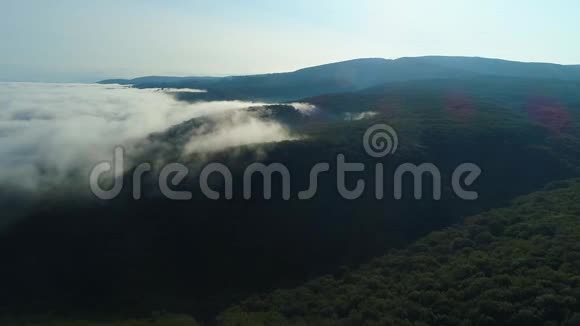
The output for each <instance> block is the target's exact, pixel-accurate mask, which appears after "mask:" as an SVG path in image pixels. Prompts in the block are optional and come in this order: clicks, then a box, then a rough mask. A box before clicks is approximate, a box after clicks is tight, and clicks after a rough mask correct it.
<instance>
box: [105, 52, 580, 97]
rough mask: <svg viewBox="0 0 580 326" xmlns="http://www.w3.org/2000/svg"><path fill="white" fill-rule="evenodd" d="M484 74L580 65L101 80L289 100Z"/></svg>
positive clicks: (361, 62)
mask: <svg viewBox="0 0 580 326" xmlns="http://www.w3.org/2000/svg"><path fill="white" fill-rule="evenodd" d="M483 76H495V77H517V78H542V79H557V80H568V81H580V66H569V65H568V66H567V65H558V64H549V63H525V62H514V61H506V60H499V59H487V58H471V57H436V56H430V57H415V58H400V59H396V60H387V59H380V58H368V59H355V60H350V61H344V62H338V63H331V64H325V65H321V66H315V67H310V68H305V69H300V70H297V71H294V72H288V73H275V74H264V75H249V76H230V77H221V78H218V77H213V78H212V77H181V78H180V77H163V76H150V77H140V78H136V79H111V80H105V81H101V83H104V84H111V83H115V84H125V85H134V86H135V87H139V88H159V87H168V88H196V89H204V90H207V91H208V92H207V93H201V94H193V95H192V94H190V95H189V96H190V97H191V98H192V99H202V100H203V99H250V100H268V101H289V100H296V99H299V98H304V97H311V96H315V95H320V94H325V93H337V92H350V91H357V90H362V89H365V88H370V87H374V86H378V85H382V84H385V83H391V82H401V81H417V80H426V79H471V78H477V77H483Z"/></svg>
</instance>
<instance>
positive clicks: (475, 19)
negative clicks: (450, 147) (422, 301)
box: [0, 0, 580, 82]
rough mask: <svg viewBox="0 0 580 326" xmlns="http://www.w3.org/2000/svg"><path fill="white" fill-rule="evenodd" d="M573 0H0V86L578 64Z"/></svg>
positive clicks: (578, 6) (579, 25) (578, 25)
mask: <svg viewBox="0 0 580 326" xmlns="http://www.w3.org/2000/svg"><path fill="white" fill-rule="evenodd" d="M579 12H580V1H576V0H554V1H545V0H512V1H505V0H486V1H481V0H439V1H427V0H366V1H365V0H358V1H347V0H344V1H342V0H319V1H312V0H293V1H266V0H246V1H236V0H230V1H228V0H212V1H198V0H163V1H162V0H122V1H119V0H99V1H78V0H51V1H46V0H0V81H48V82H51V81H58V82H91V81H96V80H99V79H104V78H132V77H138V76H144V75H175V76H192V75H213V76H223V75H240V74H253V73H267V72H283V71H293V70H296V69H299V68H303V67H307V66H313V65H318V64H323V63H329V62H337V61H342V60H348V59H354V58H366V57H381V58H398V57H405V56H422V55H461V56H482V57H493V58H503V59H509V60H517V61H539V62H554V63H562V64H580V42H578V35H580V21H579V20H578V13H579Z"/></svg>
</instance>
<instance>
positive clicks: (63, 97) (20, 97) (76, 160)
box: [0, 83, 288, 190]
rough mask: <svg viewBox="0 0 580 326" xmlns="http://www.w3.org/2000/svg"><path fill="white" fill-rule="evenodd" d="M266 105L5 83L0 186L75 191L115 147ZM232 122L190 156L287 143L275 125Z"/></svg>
mask: <svg viewBox="0 0 580 326" xmlns="http://www.w3.org/2000/svg"><path fill="white" fill-rule="evenodd" d="M262 104H263V103H250V102H242V101H217V102H201V103H186V102H180V101H177V100H175V99H174V98H173V97H172V96H170V95H168V94H165V92H158V91H152V90H139V89H134V88H127V87H121V86H114V85H95V84H41V83H0V153H1V154H0V186H4V187H6V186H14V187H18V189H19V190H22V189H25V190H50V189H52V188H53V187H57V186H60V185H67V186H70V184H71V183H73V182H74V180H73V178H75V177H79V176H80V177H84V176H88V171H89V169H90V168H91V167H92V166H93V165H94V164H96V163H98V162H100V161H103V160H110V159H111V157H112V155H113V148H114V147H115V146H117V145H123V146H125V147H130V146H131V144H133V143H136V142H138V141H140V140H142V139H144V138H145V137H146V136H147V135H149V134H151V133H154V132H161V131H164V130H166V129H167V128H169V127H171V126H173V125H176V124H178V123H181V122H183V121H186V120H189V119H192V118H196V117H201V116H215V117H221V116H227V115H224V113H226V112H234V111H236V110H239V109H243V108H247V107H250V106H256V105H262ZM232 117H233V118H232V119H230V120H228V121H227V123H226V124H225V125H224V127H223V128H222V127H219V128H216V129H215V130H214V132H213V133H211V134H205V135H203V136H201V137H200V138H199V139H197V140H196V141H195V142H192V143H190V144H189V147H188V150H190V151H202V150H210V149H218V148H225V147H228V146H236V145H241V144H246V143H255V142H263V141H279V140H283V139H286V138H287V137H288V135H287V133H286V132H285V130H284V128H282V127H281V126H280V125H278V124H276V123H273V122H264V121H261V120H259V119H258V118H256V117H252V116H249V115H244V114H234V115H232ZM216 119H217V118H216ZM220 119H222V118H220ZM216 121H221V120H216Z"/></svg>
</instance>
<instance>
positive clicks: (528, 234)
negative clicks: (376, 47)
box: [218, 180, 580, 326]
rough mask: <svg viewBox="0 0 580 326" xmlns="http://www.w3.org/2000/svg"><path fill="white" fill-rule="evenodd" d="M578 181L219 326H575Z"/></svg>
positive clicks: (245, 305)
mask: <svg viewBox="0 0 580 326" xmlns="http://www.w3.org/2000/svg"><path fill="white" fill-rule="evenodd" d="M579 275H580V181H579V180H572V181H568V182H558V183H554V184H551V185H550V186H548V187H547V188H546V190H545V191H541V192H537V193H533V194H531V195H528V196H525V197H521V198H518V199H516V200H514V201H513V204H512V205H511V206H509V207H507V208H502V209H495V210H492V211H489V212H487V213H483V214H480V215H476V216H473V217H470V218H468V219H466V220H465V222H464V223H463V224H462V225H458V226H455V227H450V228H447V229H444V230H442V231H437V232H433V233H431V234H430V235H428V236H426V237H425V238H423V239H421V240H420V241H417V242H416V243H414V244H413V245H411V246H409V247H408V248H406V249H404V250H391V251H390V252H389V253H388V254H387V255H385V256H384V257H381V258H377V259H375V260H373V261H372V262H370V263H368V264H366V265H364V266H362V267H361V268H359V269H356V270H352V271H350V270H348V269H343V270H342V272H340V273H337V274H336V275H328V276H325V277H321V278H318V279H315V280H313V281H310V282H308V283H306V284H304V285H303V286H301V287H298V288H295V289H288V290H278V291H274V292H272V293H269V294H264V295H256V296H254V297H252V298H250V299H247V300H245V301H243V302H242V303H240V304H239V305H236V306H234V307H231V308H230V309H229V310H227V311H226V312H224V313H222V314H221V316H220V317H219V318H218V320H219V322H220V324H221V325H409V326H410V325H465V326H467V325H522V326H533V325H546V326H547V325H567V326H572V325H580V276H579Z"/></svg>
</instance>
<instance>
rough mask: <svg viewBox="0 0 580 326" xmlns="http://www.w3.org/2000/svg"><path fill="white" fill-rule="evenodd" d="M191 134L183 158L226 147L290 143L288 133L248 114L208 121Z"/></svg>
mask: <svg viewBox="0 0 580 326" xmlns="http://www.w3.org/2000/svg"><path fill="white" fill-rule="evenodd" d="M209 120H210V122H209V123H206V124H204V125H202V126H201V127H199V128H196V129H195V130H193V135H192V137H191V139H190V141H189V142H188V143H187V145H186V146H185V148H184V153H185V154H190V153H204V152H212V151H220V150H224V149H227V148H229V147H235V146H241V145H248V144H255V143H263V142H266V141H267V142H279V141H283V140H290V139H292V137H291V136H290V134H289V132H288V130H287V129H286V128H285V127H284V126H282V125H281V124H279V123H277V122H275V121H269V120H264V119H261V118H259V117H257V116H256V115H255V114H253V113H252V112H249V111H245V110H240V111H235V112H233V113H231V114H226V115H221V116H214V117H211V118H210V119H209Z"/></svg>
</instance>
